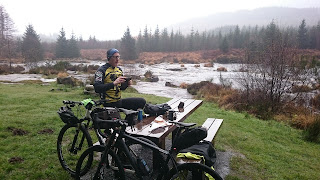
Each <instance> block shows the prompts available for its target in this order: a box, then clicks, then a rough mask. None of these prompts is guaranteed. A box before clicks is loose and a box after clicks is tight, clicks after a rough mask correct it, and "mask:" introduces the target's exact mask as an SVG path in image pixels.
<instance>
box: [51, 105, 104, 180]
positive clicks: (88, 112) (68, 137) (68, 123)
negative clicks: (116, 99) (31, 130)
mask: <svg viewBox="0 0 320 180" xmlns="http://www.w3.org/2000/svg"><path fill="white" fill-rule="evenodd" d="M104 102H106V100H99V101H93V100H91V99H85V100H83V101H81V102H78V101H69V100H68V101H63V104H64V106H62V107H61V108H60V109H59V111H58V114H59V116H60V118H61V120H62V121H63V122H64V123H65V125H64V126H63V127H62V129H61V130H60V133H59V136H58V140H57V152H58V158H59V161H60V164H61V166H62V167H63V168H64V169H65V170H66V171H68V172H69V173H70V174H71V175H72V176H73V175H75V170H76V164H77V162H78V160H79V158H80V155H81V154H82V153H83V152H84V151H85V150H86V149H88V148H89V147H91V146H93V143H92V138H91V135H90V133H89V131H88V128H89V126H90V122H91V121H92V117H93V114H94V113H96V112H100V111H103V110H104V109H103V108H99V106H100V105H102V104H103V103H104ZM73 109H76V110H73ZM74 111H75V113H76V114H75V113H74ZM78 117H81V118H78ZM95 133H96V135H97V137H98V140H99V142H100V144H103V143H104V140H103V137H102V136H100V135H99V133H97V132H96V131H95ZM92 161H93V157H88V159H87V161H86V163H85V164H86V168H85V169H88V168H90V166H91V163H92ZM85 169H84V171H83V170H81V174H85V173H86V171H85Z"/></svg>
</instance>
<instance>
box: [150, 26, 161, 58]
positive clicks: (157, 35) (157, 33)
mask: <svg viewBox="0 0 320 180" xmlns="http://www.w3.org/2000/svg"><path fill="white" fill-rule="evenodd" d="M159 46H160V31H159V27H158V25H157V28H156V30H155V31H154V35H153V38H152V47H151V48H152V51H155V52H157V51H159V49H160V47H159Z"/></svg>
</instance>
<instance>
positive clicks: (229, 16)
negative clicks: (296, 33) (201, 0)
mask: <svg viewBox="0 0 320 180" xmlns="http://www.w3.org/2000/svg"><path fill="white" fill-rule="evenodd" d="M303 19H305V20H306V24H307V26H311V25H316V24H318V22H319V21H320V8H287V7H266V8H258V9H254V10H240V11H236V12H228V13H217V14H213V15H210V16H207V17H201V18H194V19H190V20H188V21H184V22H181V23H178V24H173V25H171V26H169V27H168V30H169V31H171V29H173V30H174V31H177V30H179V29H180V31H181V32H182V33H183V34H185V33H188V34H189V33H190V31H191V28H192V27H193V29H194V30H195V31H196V30H198V31H199V32H202V31H205V30H207V31H210V30H213V29H215V28H219V27H222V26H233V25H239V27H240V28H241V27H242V26H249V25H250V26H255V25H258V26H263V25H268V24H269V23H270V22H271V21H272V20H274V22H275V23H276V24H277V25H279V26H280V27H287V26H294V27H298V26H299V24H300V23H301V21H302V20H303Z"/></svg>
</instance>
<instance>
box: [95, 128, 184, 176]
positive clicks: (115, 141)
mask: <svg viewBox="0 0 320 180" xmlns="http://www.w3.org/2000/svg"><path fill="white" fill-rule="evenodd" d="M125 129H126V125H122V126H121V127H120V128H115V129H114V131H113V132H112V134H111V136H108V137H109V140H108V143H107V144H106V146H105V151H104V153H103V156H102V157H103V158H106V157H105V155H106V154H107V152H108V151H109V150H110V149H114V148H119V149H120V150H122V151H123V152H124V153H125V154H126V156H127V158H128V159H129V161H130V163H131V165H132V166H133V168H134V170H135V172H137V175H139V176H141V175H142V172H141V170H140V169H139V168H138V164H137V162H136V159H135V158H134V157H132V155H131V154H130V149H129V147H128V146H127V144H126V143H125V141H124V140H123V139H125V140H130V141H132V142H136V143H138V144H141V145H144V146H146V147H148V148H150V149H152V150H154V151H158V152H160V153H162V154H165V155H166V158H165V161H164V164H163V165H161V166H160V173H159V175H158V177H157V179H162V178H163V177H164V176H165V175H166V174H165V173H166V172H168V171H169V166H168V163H169V161H170V160H171V162H172V164H173V167H177V162H176V160H175V158H174V157H173V156H172V154H173V148H171V149H170V150H169V151H167V150H164V149H162V148H160V147H158V146H156V145H153V144H150V143H148V142H145V141H143V140H140V139H138V138H137V137H135V136H132V135H130V134H128V133H127V132H126V131H125ZM182 129H183V128H179V130H178V132H180V131H181V130H182ZM97 130H98V133H99V134H100V135H102V136H103V137H105V138H107V136H105V135H104V134H103V133H102V132H101V130H100V128H97ZM132 152H133V151H132ZM103 164H104V160H101V161H100V163H99V167H101V166H102V165H103ZM97 173H98V172H96V174H97Z"/></svg>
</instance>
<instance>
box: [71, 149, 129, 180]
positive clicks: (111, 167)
mask: <svg viewBox="0 0 320 180" xmlns="http://www.w3.org/2000/svg"><path fill="white" fill-rule="evenodd" d="M104 151H105V146H101V145H96V146H92V147H90V148H89V149H87V150H86V151H84V152H83V154H82V155H81V157H80V158H79V161H78V163H77V168H76V174H75V178H76V179H120V180H124V179H125V175H124V174H125V173H124V169H123V166H122V164H121V161H120V160H119V157H118V156H117V155H116V154H115V153H114V152H113V151H112V150H109V151H108V154H107V155H106V156H105V157H106V158H105V159H103V165H102V166H101V167H99V163H100V161H102V159H101V157H102V154H103V153H104ZM92 156H93V162H92V165H91V167H89V168H88V167H87V166H86V165H85V164H83V163H84V162H85V160H86V159H88V157H92ZM84 168H88V169H87V170H86V172H87V173H86V174H82V175H80V170H82V169H84Z"/></svg>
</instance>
